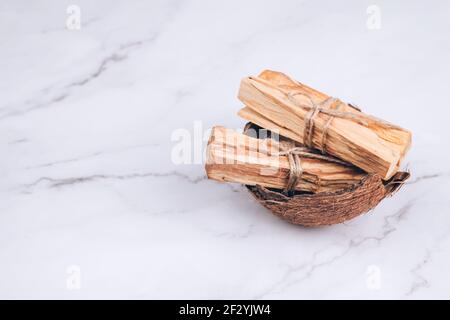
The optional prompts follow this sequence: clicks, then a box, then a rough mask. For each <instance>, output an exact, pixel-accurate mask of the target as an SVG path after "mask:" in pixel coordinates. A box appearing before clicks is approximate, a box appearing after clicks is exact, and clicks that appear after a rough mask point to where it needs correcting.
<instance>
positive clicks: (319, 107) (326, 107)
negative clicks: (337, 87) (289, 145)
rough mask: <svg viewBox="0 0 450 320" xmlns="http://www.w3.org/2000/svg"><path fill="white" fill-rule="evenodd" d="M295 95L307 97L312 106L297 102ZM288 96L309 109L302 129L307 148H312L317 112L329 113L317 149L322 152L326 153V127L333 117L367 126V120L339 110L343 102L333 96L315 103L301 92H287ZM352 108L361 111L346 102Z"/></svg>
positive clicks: (327, 127) (296, 102) (300, 105)
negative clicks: (334, 106)
mask: <svg viewBox="0 0 450 320" xmlns="http://www.w3.org/2000/svg"><path fill="white" fill-rule="evenodd" d="M296 95H302V96H304V97H306V98H308V99H309V101H310V102H311V105H312V106H307V105H302V104H299V103H298V101H296V100H295V99H293V97H295V96H296ZM288 98H289V99H290V100H291V101H293V102H294V103H295V104H296V105H297V106H299V107H301V108H303V109H307V110H309V112H308V113H307V114H306V116H305V120H304V121H305V128H304V131H303V144H304V145H305V146H307V147H308V148H313V141H312V140H313V134H314V126H315V121H314V120H315V118H316V116H317V115H318V114H319V113H321V112H322V113H325V114H327V115H329V118H328V120H327V122H326V123H325V125H324V126H323V129H322V138H321V140H320V145H319V150H320V151H321V152H322V154H325V153H326V150H325V148H326V142H327V137H328V129H329V127H330V124H331V122H332V121H333V119H334V118H335V117H338V118H343V119H348V120H353V121H356V122H358V123H359V124H362V125H365V126H367V122H366V121H364V119H362V118H361V116H360V115H358V114H355V113H352V112H345V111H339V109H340V108H341V106H342V105H344V103H343V102H342V101H341V100H339V99H337V98H334V97H328V98H327V99H325V100H324V101H322V102H320V103H319V104H316V103H315V102H314V101H313V100H312V99H311V97H310V96H309V95H307V94H304V93H302V92H294V93H289V94H288ZM336 103H337V106H336V109H335V110H333V109H332V107H333V105H335V104H336ZM348 105H349V106H351V107H352V108H354V109H355V110H357V111H361V109H360V108H358V107H356V106H355V105H353V104H350V103H349V104H348Z"/></svg>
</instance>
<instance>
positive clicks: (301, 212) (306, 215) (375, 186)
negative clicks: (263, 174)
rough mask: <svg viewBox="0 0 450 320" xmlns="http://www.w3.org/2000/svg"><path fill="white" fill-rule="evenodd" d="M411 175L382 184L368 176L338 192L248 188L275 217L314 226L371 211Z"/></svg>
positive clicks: (250, 124)
mask: <svg viewBox="0 0 450 320" xmlns="http://www.w3.org/2000/svg"><path fill="white" fill-rule="evenodd" d="M249 129H254V131H252V132H256V133H257V134H258V133H259V129H261V128H260V127H258V126H256V125H255V124H252V123H248V124H247V125H246V127H245V130H244V132H246V133H248V132H250V130H249ZM268 136H270V133H269V135H268ZM409 176H410V174H409V173H408V172H397V173H396V174H395V175H394V176H393V177H392V178H391V179H390V180H388V181H383V180H382V179H381V178H380V177H379V176H378V175H375V174H367V175H366V176H365V177H364V178H363V179H362V180H361V182H360V183H358V184H356V185H353V186H351V187H349V188H347V189H343V190H340V191H338V192H324V193H316V194H311V193H302V192H296V193H295V194H293V195H291V196H286V195H285V194H283V192H282V190H278V189H268V188H264V187H262V186H246V187H247V189H248V190H249V191H250V193H252V194H253V196H254V197H255V198H256V200H257V201H258V202H259V203H261V204H262V205H263V206H264V207H266V208H267V209H269V210H270V211H271V212H272V213H273V214H275V215H277V216H279V217H280V218H282V219H284V220H287V221H289V222H291V223H294V224H299V225H303V226H310V227H313V226H325V225H333V224H338V223H342V222H344V221H347V220H350V219H353V218H355V217H357V216H359V215H361V214H363V213H366V212H368V211H370V210H371V209H373V208H374V207H375V206H377V205H378V203H380V201H381V200H383V199H384V198H386V197H388V196H390V195H392V194H394V193H395V192H396V191H397V190H399V189H400V188H401V186H402V185H403V184H404V182H405V181H406V180H407V179H408V178H409Z"/></svg>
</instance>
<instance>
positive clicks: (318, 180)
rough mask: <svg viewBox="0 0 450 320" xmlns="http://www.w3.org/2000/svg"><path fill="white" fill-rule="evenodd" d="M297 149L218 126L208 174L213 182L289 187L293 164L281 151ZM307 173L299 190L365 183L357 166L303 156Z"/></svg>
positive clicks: (209, 151)
mask: <svg viewBox="0 0 450 320" xmlns="http://www.w3.org/2000/svg"><path fill="white" fill-rule="evenodd" d="M292 147H295V143H294V142H293V141H289V140H287V139H284V140H282V141H280V142H277V141H275V140H273V139H264V140H261V139H256V138H252V137H249V136H246V135H243V134H239V133H237V132H234V131H232V130H229V129H226V128H224V127H220V126H217V127H214V128H213V130H212V132H211V137H210V139H209V142H208V148H207V163H206V172H207V175H208V178H209V179H213V180H217V181H227V182H237V183H242V184H246V185H262V186H265V187H268V188H276V189H284V188H285V187H286V184H287V181H288V178H289V173H290V163H289V159H288V157H287V156H286V155H279V154H280V152H281V150H288V149H290V148H292ZM301 167H302V170H303V174H302V175H301V179H300V181H299V182H298V184H297V185H296V187H295V190H297V191H307V192H315V193H316V192H333V191H337V190H341V189H343V188H346V187H349V186H350V185H352V184H355V183H358V182H360V181H361V178H362V177H364V176H365V174H364V173H363V172H362V171H361V170H359V169H357V168H356V167H353V166H347V165H341V164H337V163H333V162H329V161H325V160H320V159H310V158H303V157H301Z"/></svg>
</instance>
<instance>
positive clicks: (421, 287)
mask: <svg viewBox="0 0 450 320" xmlns="http://www.w3.org/2000/svg"><path fill="white" fill-rule="evenodd" d="M70 4H76V5H77V6H78V7H79V8H80V10H81V29H79V30H69V29H68V28H67V27H66V20H67V19H68V18H70V14H68V13H67V12H66V10H67V8H68V6H69V5H70ZM374 4H375V5H377V6H378V7H377V8H379V9H380V12H381V16H380V17H381V20H380V21H381V25H380V28H379V29H373V25H372V24H370V21H369V25H368V20H370V19H371V17H373V16H372V15H371V11H370V10H369V13H368V12H367V10H368V8H372V7H369V6H370V5H374ZM449 12H450V3H449V2H448V1H445V0H442V1H433V2H432V3H429V2H428V1H424V0H422V1H399V0H397V1H378V0H376V1H365V0H363V1H357V0H353V1H256V0H254V1H220V2H219V1H181V0H175V1H171V0H169V1H162V0H150V1H88V0H83V1H81V0H76V1H73V2H68V1H56V0H55V1H43V0H40V1H13V0H9V1H6V0H5V1H2V2H1V3H0V63H1V69H0V71H1V72H0V97H1V99H0V154H1V157H0V177H1V179H0V297H1V298H63V299H78V298H88V299H90V298H125V299H141V298H152V299H158V298H194V299H197V298H214V299H222V298H245V299H250V298H257V299H298V298H308V299H309V298H311V299H314V298H321V299H325V298H332V299H334V298H352V299H365V298H375V299H379V298H387V299H393V298H401V299H403V298H405V299H415V298H450V291H449V289H450V276H449V274H448V272H449V270H450V251H449V250H450V210H449V208H450V194H449V190H450V151H449V147H450V145H449V138H448V137H449V136H450V125H449V118H450V111H449V110H450V109H449V106H448V92H449V89H450V79H449V74H450V67H449V60H448V57H449V56H450V42H449V41H450V39H449V37H450V20H449V19H448V17H449ZM265 68H270V69H274V70H280V71H284V72H287V73H289V74H290V75H292V76H293V77H295V78H297V79H298V80H300V81H302V82H304V83H306V84H309V85H311V86H313V87H316V88H319V89H321V90H323V91H324V92H327V93H329V94H332V95H334V96H338V97H340V98H342V99H343V100H346V101H351V102H355V103H357V104H358V105H360V106H362V107H363V108H364V110H366V111H367V112H368V113H371V114H374V115H377V116H379V117H382V118H385V119H389V120H390V121H392V122H394V123H397V124H399V125H402V126H404V127H406V128H408V129H410V130H412V131H413V133H414V144H413V147H412V150H411V152H410V154H409V156H408V159H407V161H406V162H405V167H407V168H408V169H409V170H411V172H412V175H413V176H412V179H411V181H410V183H409V184H408V185H406V186H405V187H404V189H402V191H401V192H399V193H398V194H397V195H396V196H395V197H393V198H390V199H387V200H385V201H384V202H383V203H382V204H381V205H380V206H379V207H377V208H376V209H375V210H374V211H372V212H371V213H370V214H367V215H365V216H363V217H361V218H358V219H355V220H353V221H351V222H349V223H345V224H342V225H338V226H333V227H327V228H318V229H307V228H302V227H298V226H294V225H290V224H288V223H285V222H283V221H282V220H280V219H278V218H276V217H274V216H272V215H271V214H270V213H269V212H267V211H266V210H265V209H263V208H262V207H260V206H259V205H258V204H257V203H255V201H254V200H253V199H252V198H251V197H250V195H249V194H248V193H247V192H246V191H245V190H244V189H243V188H242V187H241V186H239V185H226V184H220V183H216V182H213V181H208V180H206V179H205V173H204V169H203V165H202V164H191V165H176V164H174V163H173V162H172V159H171V151H172V148H173V147H174V141H172V133H173V132H174V131H175V130H177V129H185V130H188V131H189V132H191V133H192V134H193V135H194V131H195V130H194V127H195V124H196V123H197V124H200V125H201V130H206V129H208V128H209V127H211V126H213V125H216V124H221V125H225V126H227V127H230V128H239V127H242V125H243V124H244V121H243V120H241V119H239V118H238V117H237V116H236V112H237V111H238V109H239V108H240V106H241V104H240V102H239V101H238V100H237V98H236V94H237V89H238V85H239V81H240V79H241V78H242V77H244V76H246V75H254V74H257V73H258V72H260V71H261V70H262V69H265Z"/></svg>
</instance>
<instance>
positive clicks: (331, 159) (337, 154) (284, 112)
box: [206, 70, 411, 193]
mask: <svg viewBox="0 0 450 320" xmlns="http://www.w3.org/2000/svg"><path fill="white" fill-rule="evenodd" d="M238 97H239V99H240V100H241V101H242V102H243V103H244V105H245V106H244V107H243V108H242V109H241V110H240V111H239V116H241V117H242V118H244V119H245V120H247V121H249V122H251V123H253V124H256V125H258V126H259V127H261V128H264V129H267V130H265V135H266V136H267V137H265V138H264V137H263V138H261V133H260V132H258V133H253V134H251V133H249V132H246V133H245V134H242V133H239V132H236V131H232V130H229V129H226V128H224V127H214V128H213V130H212V133H211V138H210V140H209V142H208V149H207V163H206V171H207V174H208V177H209V178H210V179H214V180H218V181H227V182H238V183H242V184H245V185H253V186H254V185H260V186H263V187H267V188H273V189H279V190H284V191H285V193H289V192H290V193H292V192H308V193H320V192H336V191H339V190H342V189H345V188H347V187H349V186H351V185H354V184H356V183H358V182H360V181H361V179H362V178H363V177H364V176H366V175H367V174H368V173H369V174H376V175H378V176H379V177H380V178H381V179H382V180H385V181H387V180H389V179H390V178H391V177H392V176H393V175H394V174H395V173H397V172H398V170H399V168H400V164H401V162H402V160H403V158H404V157H405V155H406V153H407V151H408V149H409V147H410V145H411V133H410V132H409V131H407V130H405V129H403V128H401V127H399V126H396V125H393V124H390V123H388V122H386V121H383V120H381V119H378V118H375V117H373V116H370V115H367V114H365V113H364V112H363V111H361V110H360V109H359V108H358V107H356V106H354V105H351V104H347V103H344V102H342V101H341V100H339V99H336V98H333V97H329V96H327V95H326V94H324V93H321V92H319V91H317V90H315V89H312V88H310V87H308V86H306V85H304V84H302V83H300V82H297V81H295V80H293V79H291V78H290V77H288V76H287V75H285V74H283V73H280V72H275V71H268V70H266V71H263V72H262V73H261V74H260V75H259V76H257V77H246V78H244V79H243V80H242V82H241V86H240V89H239V94H238Z"/></svg>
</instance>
